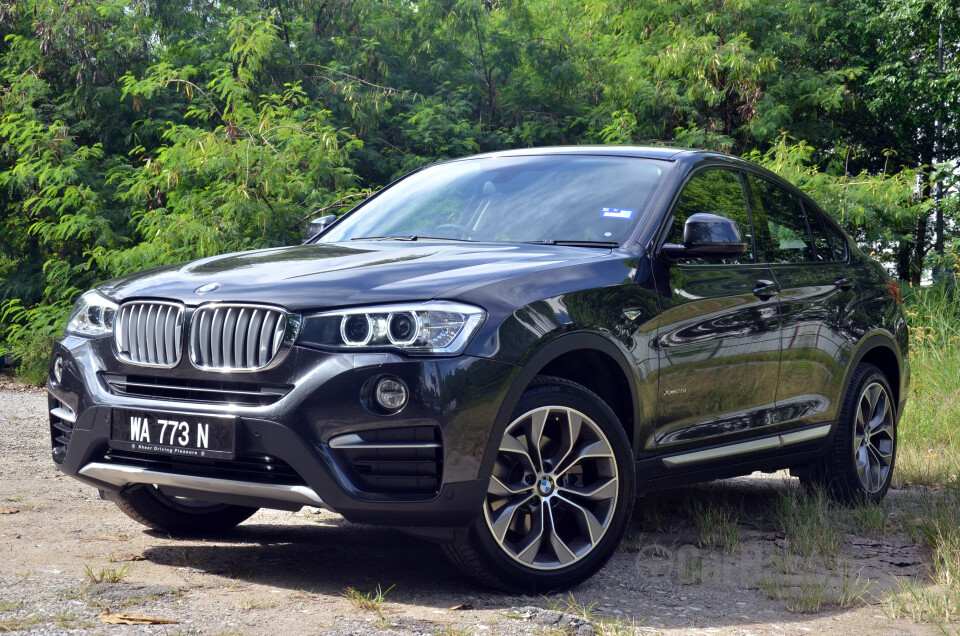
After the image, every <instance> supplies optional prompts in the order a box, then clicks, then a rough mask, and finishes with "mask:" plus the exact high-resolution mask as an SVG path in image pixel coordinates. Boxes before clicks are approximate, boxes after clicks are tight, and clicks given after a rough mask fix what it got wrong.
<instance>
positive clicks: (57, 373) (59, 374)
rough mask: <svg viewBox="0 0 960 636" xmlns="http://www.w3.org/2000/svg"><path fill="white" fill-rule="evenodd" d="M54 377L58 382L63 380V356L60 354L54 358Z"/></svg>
mask: <svg viewBox="0 0 960 636" xmlns="http://www.w3.org/2000/svg"><path fill="white" fill-rule="evenodd" d="M53 379H54V380H56V381H57V384H60V383H61V382H63V358H61V357H60V356H57V357H56V358H54V359H53Z"/></svg>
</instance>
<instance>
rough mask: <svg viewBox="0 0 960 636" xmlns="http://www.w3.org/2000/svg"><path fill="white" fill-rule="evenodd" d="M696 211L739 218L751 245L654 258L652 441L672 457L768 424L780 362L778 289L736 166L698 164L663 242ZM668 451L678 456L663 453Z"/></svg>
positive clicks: (682, 460) (675, 237)
mask: <svg viewBox="0 0 960 636" xmlns="http://www.w3.org/2000/svg"><path fill="white" fill-rule="evenodd" d="M698 212H708V213H711V214H718V215H720V216H724V217H727V218H730V219H732V220H734V221H736V223H737V225H738V227H739V228H740V232H741V234H742V235H743V237H744V239H745V241H746V242H747V243H748V245H749V247H748V249H747V252H746V253H745V254H743V255H741V256H740V257H737V258H727V259H692V258H687V259H678V260H675V261H673V260H672V259H668V258H666V257H665V256H662V255H661V256H658V257H657V263H658V265H657V267H656V268H655V269H656V273H655V278H656V284H657V291H658V296H659V298H660V303H661V309H662V314H661V318H660V323H659V326H658V331H657V337H656V340H655V343H656V344H655V346H656V348H657V350H658V357H659V391H658V392H659V400H658V411H657V426H656V433H655V436H656V440H655V441H656V443H657V445H658V452H659V453H660V454H661V455H663V456H665V459H664V461H665V462H666V463H667V464H668V465H671V466H678V465H682V464H686V463H693V462H696V461H699V460H700V459H702V458H704V455H702V454H697V455H689V453H686V455H689V456H685V451H687V450H689V449H693V448H698V447H702V446H709V445H722V444H727V443H732V442H733V441H735V440H738V439H741V438H747V437H751V436H754V435H758V434H761V433H762V431H763V430H764V429H765V428H767V427H768V426H770V424H771V423H772V421H773V419H772V418H773V414H774V409H775V399H776V391H777V374H778V371H779V364H780V315H779V309H778V301H777V295H778V288H777V286H776V282H775V280H774V278H773V273H772V272H771V271H770V268H769V267H767V266H766V265H762V264H759V263H758V259H757V257H756V246H755V245H754V242H753V229H752V224H751V220H750V213H749V210H748V207H747V201H746V197H745V194H744V187H743V183H742V175H741V173H740V172H739V171H737V170H732V169H728V168H721V167H708V168H704V169H701V170H700V171H698V172H696V173H695V174H694V175H693V176H692V177H691V178H690V179H689V180H688V181H687V183H686V184H685V186H684V187H683V189H682V190H681V192H680V194H679V196H678V198H677V200H676V202H675V203H674V206H673V210H672V216H673V221H672V225H671V227H670V229H669V231H668V235H667V242H669V243H681V242H682V237H683V226H684V222H685V221H686V219H687V218H688V217H689V216H690V215H692V214H695V213H698ZM671 454H678V455H676V456H674V457H673V459H669V458H668V457H666V456H669V455H671ZM722 455H723V452H722V451H720V452H719V453H718V454H717V456H718V457H719V456H722ZM706 458H709V453H708V456H707V457H706Z"/></svg>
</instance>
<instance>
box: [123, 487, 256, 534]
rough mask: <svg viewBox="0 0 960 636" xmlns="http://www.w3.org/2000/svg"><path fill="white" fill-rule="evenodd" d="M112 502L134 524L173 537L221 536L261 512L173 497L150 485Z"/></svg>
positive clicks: (137, 488)
mask: <svg viewBox="0 0 960 636" xmlns="http://www.w3.org/2000/svg"><path fill="white" fill-rule="evenodd" d="M111 499H112V500H113V501H114V503H116V504H117V507H119V508H120V510H122V511H123V512H124V513H125V514H126V515H127V516H128V517H130V518H131V519H133V520H134V521H137V522H139V523H142V524H143V525H145V526H147V527H148V528H152V529H154V530H157V531H159V532H165V533H168V534H171V535H186V536H196V535H204V534H220V533H223V532H226V531H228V530H230V529H232V528H233V527H235V526H236V525H238V524H240V523H242V522H244V521H246V520H247V519H249V518H250V517H252V516H253V514H254V513H256V512H257V510H258V508H248V507H246V506H234V505H230V504H218V503H212V502H207V501H198V500H196V499H186V498H184V497H172V496H170V495H166V494H164V493H163V492H162V491H161V490H160V489H159V488H157V487H156V486H150V485H144V486H134V487H132V488H127V489H124V490H122V491H120V492H119V493H115V494H113V495H112V496H111Z"/></svg>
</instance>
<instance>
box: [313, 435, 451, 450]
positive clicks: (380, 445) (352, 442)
mask: <svg viewBox="0 0 960 636" xmlns="http://www.w3.org/2000/svg"><path fill="white" fill-rule="evenodd" d="M330 448H369V449H390V448H427V449H433V448H440V444H438V443H437V442H368V441H366V440H364V439H363V438H362V437H360V436H359V435H357V434H356V433H350V434H348V435H340V436H338V437H334V438H333V439H331V440H330Z"/></svg>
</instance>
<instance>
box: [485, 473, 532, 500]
mask: <svg viewBox="0 0 960 636" xmlns="http://www.w3.org/2000/svg"><path fill="white" fill-rule="evenodd" d="M532 490H533V486H528V485H527V484H524V483H521V484H518V485H515V486H508V485H507V484H505V483H503V482H502V481H500V479H499V478H497V476H496V475H490V486H489V487H488V488H487V492H488V493H490V494H491V495H496V496H498V497H510V496H513V495H519V494H521V493H525V492H530V491H532Z"/></svg>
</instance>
